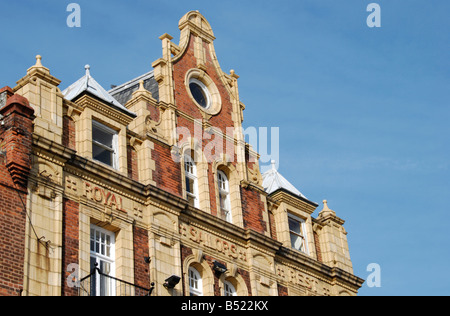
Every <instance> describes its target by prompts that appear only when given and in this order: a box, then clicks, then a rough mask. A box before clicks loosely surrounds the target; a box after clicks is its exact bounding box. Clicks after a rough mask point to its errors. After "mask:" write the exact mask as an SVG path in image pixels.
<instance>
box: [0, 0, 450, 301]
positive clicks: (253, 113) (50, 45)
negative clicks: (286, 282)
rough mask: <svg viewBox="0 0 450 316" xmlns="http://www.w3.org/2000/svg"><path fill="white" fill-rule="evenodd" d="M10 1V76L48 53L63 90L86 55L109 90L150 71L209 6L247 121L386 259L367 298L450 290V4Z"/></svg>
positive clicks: (362, 272) (6, 14)
mask: <svg viewBox="0 0 450 316" xmlns="http://www.w3.org/2000/svg"><path fill="white" fill-rule="evenodd" d="M71 2H76V3H78V4H79V5H80V6H81V27H80V28H69V27H68V26H67V24H66V19H67V17H68V15H69V12H66V7H67V5H68V4H69V3H71ZM372 2H375V3H378V4H379V5H380V7H381V27H380V28H369V27H368V25H367V23H366V19H367V17H368V15H369V14H370V13H369V12H367V11H366V8H367V5H368V4H369V3H372ZM1 3H2V12H3V14H2V18H1V19H0V29H1V30H2V34H3V36H2V41H1V42H2V44H1V49H0V57H1V61H2V62H1V67H0V80H1V82H0V86H1V87H3V86H5V85H9V86H11V87H14V86H15V82H16V81H17V80H18V79H20V78H21V77H22V76H24V75H25V74H26V70H27V69H28V68H29V67H30V66H32V65H33V64H34V63H35V59H34V58H35V55H37V54H40V55H42V57H43V59H42V62H43V64H44V66H46V67H48V68H49V69H50V71H51V73H52V75H54V76H55V77H57V78H59V79H60V80H62V83H61V85H60V88H61V90H63V89H65V88H66V87H67V86H69V85H70V84H72V83H73V82H75V81H76V80H77V79H79V78H80V77H81V76H83V74H84V65H85V64H90V65H91V74H92V75H93V77H94V78H95V79H96V80H97V81H98V82H99V83H100V84H102V85H103V87H105V88H109V86H110V85H111V84H121V83H123V82H125V81H128V80H130V79H133V78H135V77H137V76H139V75H141V74H144V73H146V72H148V71H149V70H151V63H152V62H153V61H155V60H156V59H158V58H160V57H161V54H162V52H161V41H160V40H159V39H158V37H159V36H160V35H162V34H164V33H169V34H171V35H172V36H173V37H174V38H175V39H174V42H176V43H178V39H179V30H178V21H179V19H180V18H181V17H182V16H183V15H184V14H185V13H186V12H188V11H190V10H199V11H200V13H202V14H203V15H204V16H205V17H206V19H207V20H208V21H209V22H210V24H211V25H212V28H213V31H214V33H215V36H216V38H217V39H216V41H215V42H214V43H215V48H216V52H217V55H218V59H219V63H220V64H221V67H222V69H223V70H224V71H226V72H228V71H229V70H230V69H234V70H235V71H236V73H237V74H238V75H239V76H240V79H239V88H240V97H241V100H242V101H243V103H244V104H245V105H246V110H245V112H244V115H245V121H244V124H245V127H250V126H254V127H268V128H269V131H270V127H279V128H280V143H279V146H280V155H279V165H280V167H279V171H280V173H281V174H283V175H284V176H285V177H286V178H287V179H289V180H290V181H291V182H292V184H294V185H295V186H296V187H297V188H298V189H299V190H300V191H301V192H302V193H303V194H304V195H306V196H307V197H308V198H309V199H311V200H313V201H315V202H318V203H320V204H321V202H322V200H323V199H327V200H328V205H329V207H330V208H331V209H333V210H334V211H336V213H337V215H338V216H339V217H341V218H343V219H344V220H346V224H345V228H346V229H347V231H348V239H349V246H350V254H351V257H352V260H353V265H354V270H355V274H356V275H358V276H359V277H361V278H363V279H367V277H368V275H369V272H367V270H366V268H367V266H368V265H369V264H370V263H377V264H379V265H380V267H381V287H379V288H374V287H372V288H371V287H368V285H367V283H366V284H364V286H363V288H362V289H361V290H360V295H450V274H449V273H448V271H447V269H448V267H449V261H450V219H449V218H450V217H449V216H448V214H447V212H449V210H450V207H449V206H450V201H449V196H450V194H449V193H450V171H449V167H450V166H449V158H450V142H449V136H450V127H449V126H450V125H449V122H448V121H449V118H450V107H449V105H450V104H449V99H450V98H449V97H450V56H449V49H450V38H449V33H450V32H449V30H450V19H449V18H448V15H449V12H450V2H449V1H448V0H433V1H430V0H389V1H387V0H374V1H372V0H371V1H367V0H366V1H365V0H342V1H336V0H291V1H287V0H279V1H265V0H258V1H254V0H253V1H250V0H239V1H226V0H223V1H211V0H209V1H179V0H171V1H151V0H146V1H144V0H130V1H112V0H109V1H100V0H96V1H85V0H79V1H76V0H73V1H63V0H57V1H56V0H40V1H34V0H23V1H5V0H2V1H1ZM269 136H270V135H269ZM321 209H322V205H320V206H319V208H318V211H320V210H321ZM318 211H316V213H315V214H314V215H315V216H317V213H318Z"/></svg>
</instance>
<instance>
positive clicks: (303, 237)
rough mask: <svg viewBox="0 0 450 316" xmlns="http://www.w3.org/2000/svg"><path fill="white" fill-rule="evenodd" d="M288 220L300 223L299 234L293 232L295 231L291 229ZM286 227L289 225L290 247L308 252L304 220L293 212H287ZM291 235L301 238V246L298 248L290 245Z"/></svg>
mask: <svg viewBox="0 0 450 316" xmlns="http://www.w3.org/2000/svg"><path fill="white" fill-rule="evenodd" d="M289 220H293V221H296V222H298V223H299V224H300V225H299V226H300V230H301V232H300V234H299V233H297V232H295V231H292V230H291V229H290V225H289ZM288 227H289V241H290V244H291V247H292V248H293V249H295V250H297V251H300V252H303V253H305V254H309V251H308V240H307V236H306V221H305V220H304V219H302V218H300V217H298V216H295V215H294V214H291V213H288ZM292 235H295V236H297V237H298V238H300V239H301V241H302V244H301V248H300V249H298V248H296V247H294V246H293V245H292V242H293V240H292Z"/></svg>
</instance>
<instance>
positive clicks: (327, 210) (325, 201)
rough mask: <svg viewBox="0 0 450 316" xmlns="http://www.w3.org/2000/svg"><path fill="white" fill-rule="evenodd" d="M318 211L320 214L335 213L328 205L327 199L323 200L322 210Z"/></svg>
mask: <svg viewBox="0 0 450 316" xmlns="http://www.w3.org/2000/svg"><path fill="white" fill-rule="evenodd" d="M320 213H321V214H322V215H326V214H333V215H336V213H335V212H334V211H333V210H331V209H330V208H329V207H328V201H327V200H323V210H322V211H320Z"/></svg>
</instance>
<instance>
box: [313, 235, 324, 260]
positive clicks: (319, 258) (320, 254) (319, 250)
mask: <svg viewBox="0 0 450 316" xmlns="http://www.w3.org/2000/svg"><path fill="white" fill-rule="evenodd" d="M314 245H315V247H316V253H317V260H318V261H319V262H323V259H322V250H321V249H320V241H319V235H318V234H317V233H316V232H314Z"/></svg>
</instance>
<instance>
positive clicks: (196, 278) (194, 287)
mask: <svg viewBox="0 0 450 316" xmlns="http://www.w3.org/2000/svg"><path fill="white" fill-rule="evenodd" d="M189 293H190V296H203V282H202V277H201V275H200V273H199V272H198V271H197V270H196V269H195V268H193V267H189Z"/></svg>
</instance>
